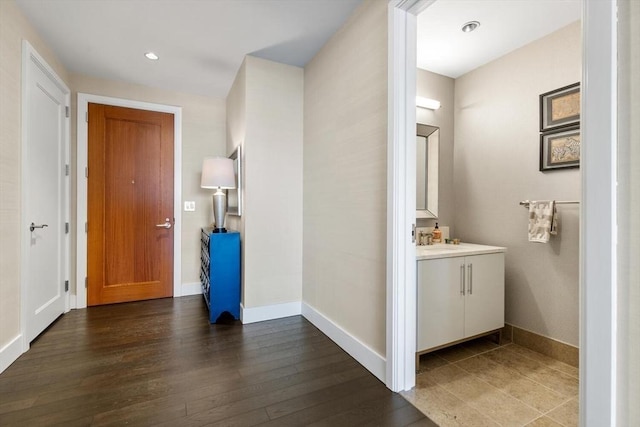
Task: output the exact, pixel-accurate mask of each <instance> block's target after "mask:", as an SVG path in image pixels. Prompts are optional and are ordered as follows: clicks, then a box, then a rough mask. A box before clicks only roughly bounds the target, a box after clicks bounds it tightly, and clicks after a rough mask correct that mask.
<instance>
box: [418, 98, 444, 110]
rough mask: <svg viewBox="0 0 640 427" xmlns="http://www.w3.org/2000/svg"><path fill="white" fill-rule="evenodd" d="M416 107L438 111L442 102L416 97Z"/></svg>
mask: <svg viewBox="0 0 640 427" xmlns="http://www.w3.org/2000/svg"><path fill="white" fill-rule="evenodd" d="M416 107H420V108H428V109H429V110H437V109H438V108H440V101H437V100H435V99H430V98H423V97H422V96H416Z"/></svg>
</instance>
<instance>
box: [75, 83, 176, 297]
mask: <svg viewBox="0 0 640 427" xmlns="http://www.w3.org/2000/svg"><path fill="white" fill-rule="evenodd" d="M90 102H91V103H95V104H104V105H113V106H116V107H127V108H136V109H138V110H148V111H156V112H160V113H171V114H173V123H174V125H173V132H174V134H173V144H174V153H173V217H174V218H175V223H174V226H173V297H174V298H175V297H180V296H182V294H183V293H182V210H181V209H180V203H181V200H182V107H176V106H174V105H164V104H154V103H151V102H142V101H133V100H130V99H122V98H112V97H107V96H100V95H92V94H88V93H78V108H77V130H78V136H77V139H78V148H77V160H76V165H77V171H76V173H77V176H78V180H77V185H78V190H77V191H78V195H77V216H76V218H77V219H76V225H77V228H76V260H77V266H76V295H75V298H72V301H71V302H72V305H73V306H74V307H75V308H84V307H86V306H87V288H86V284H85V283H86V282H85V279H86V277H87V233H86V231H85V224H86V222H87V178H86V170H87V169H86V168H87V161H88V160H87V159H88V157H87V156H88V123H87V120H86V118H87V112H88V108H89V103H90Z"/></svg>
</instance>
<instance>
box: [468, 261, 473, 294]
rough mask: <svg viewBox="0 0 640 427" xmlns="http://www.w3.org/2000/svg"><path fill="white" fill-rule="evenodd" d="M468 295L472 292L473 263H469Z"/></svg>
mask: <svg viewBox="0 0 640 427" xmlns="http://www.w3.org/2000/svg"><path fill="white" fill-rule="evenodd" d="M468 268H469V295H472V294H473V264H469V267H468Z"/></svg>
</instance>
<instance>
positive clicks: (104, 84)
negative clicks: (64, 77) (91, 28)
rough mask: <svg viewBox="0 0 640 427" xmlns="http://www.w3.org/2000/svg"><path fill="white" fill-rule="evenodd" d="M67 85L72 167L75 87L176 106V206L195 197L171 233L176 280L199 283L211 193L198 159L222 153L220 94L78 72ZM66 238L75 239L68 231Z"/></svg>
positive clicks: (224, 145) (87, 91)
mask: <svg viewBox="0 0 640 427" xmlns="http://www.w3.org/2000/svg"><path fill="white" fill-rule="evenodd" d="M70 86H71V89H72V102H71V104H72V114H71V117H72V139H71V145H72V147H71V151H72V153H73V158H72V167H71V170H72V171H75V170H76V166H75V163H76V162H75V153H76V144H77V143H76V135H75V134H76V123H75V117H76V113H75V109H76V103H77V94H78V92H81V93H89V94H92V95H101V96H108V97H114V98H124V99H131V100H134V101H144V102H152V103H157V104H167V105H175V106H179V107H182V206H184V201H185V200H193V201H195V202H196V211H195V212H183V213H182V236H181V237H179V236H176V238H181V239H182V284H194V283H199V282H200V228H201V227H203V226H207V225H209V224H211V223H212V222H213V208H212V195H213V193H212V192H211V191H208V190H203V189H201V188H200V175H201V170H202V159H203V158H204V157H206V156H225V155H226V143H225V111H226V108H225V102H224V100H222V99H214V98H207V97H202V96H198V95H192V94H187V93H180V92H172V91H167V90H163V89H158V88H152V87H148V86H141V85H134V84H129V83H123V82H116V81H111V80H105V79H100V78H95V77H89V76H85V75H80V74H72V75H71V85H70ZM72 178H73V180H72V187H73V188H72V193H73V195H72V199H73V200H75V198H76V188H77V186H76V177H75V176H72ZM75 212H76V211H75V206H73V208H72V213H73V216H72V221H73V222H75ZM72 229H75V227H72ZM72 241H75V239H74V236H73V235H72ZM72 258H73V256H72ZM72 271H75V266H72ZM73 289H75V287H74V286H72V290H73Z"/></svg>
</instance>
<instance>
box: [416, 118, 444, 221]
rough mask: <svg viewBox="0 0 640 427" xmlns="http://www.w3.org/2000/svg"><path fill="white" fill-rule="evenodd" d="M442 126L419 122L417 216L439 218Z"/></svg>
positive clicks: (417, 138)
mask: <svg viewBox="0 0 640 427" xmlns="http://www.w3.org/2000/svg"><path fill="white" fill-rule="evenodd" d="M439 153H440V128H438V127H436V126H430V125H425V124H421V123H418V125H417V136H416V218H438V159H439Z"/></svg>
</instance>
